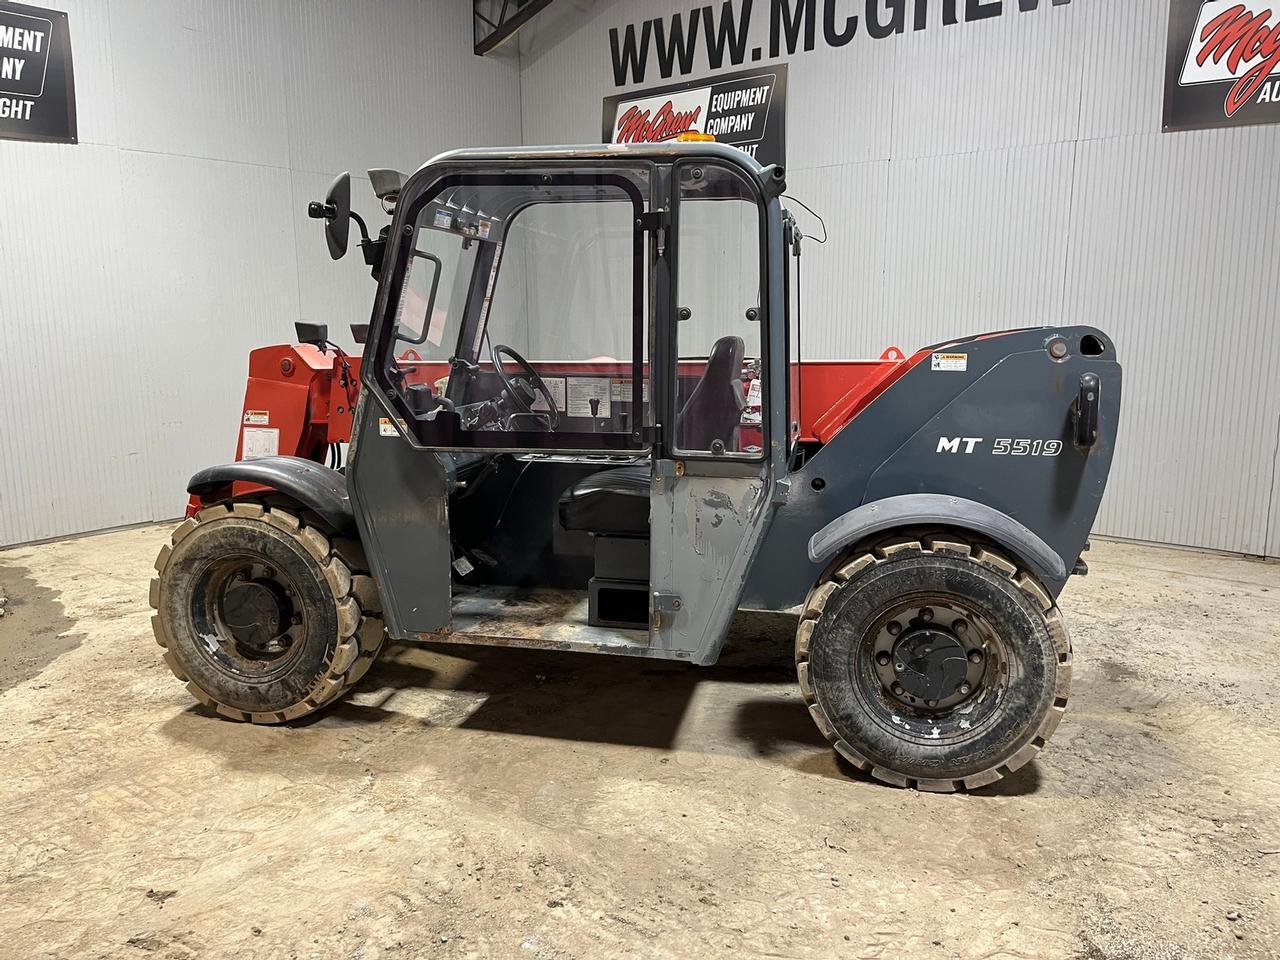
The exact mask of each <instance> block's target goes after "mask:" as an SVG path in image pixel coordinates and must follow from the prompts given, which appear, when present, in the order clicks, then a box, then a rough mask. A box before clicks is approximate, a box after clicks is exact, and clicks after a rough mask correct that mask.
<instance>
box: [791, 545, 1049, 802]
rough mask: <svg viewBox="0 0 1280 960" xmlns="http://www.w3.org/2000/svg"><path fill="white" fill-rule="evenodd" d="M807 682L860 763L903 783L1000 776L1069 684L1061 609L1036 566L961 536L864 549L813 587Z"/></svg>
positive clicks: (1030, 743)
mask: <svg viewBox="0 0 1280 960" xmlns="http://www.w3.org/2000/svg"><path fill="white" fill-rule="evenodd" d="M796 669H797V673H798V676H799V681H800V689H801V692H802V694H803V695H804V698H805V701H806V702H807V703H808V705H809V712H810V714H811V715H812V716H813V718H814V721H815V722H816V723H817V725H818V728H819V729H820V730H821V731H822V733H823V734H824V735H825V736H826V738H827V739H828V740H829V741H831V743H832V745H833V746H834V747H835V749H836V750H837V751H838V752H839V753H840V754H841V756H843V757H844V758H845V759H846V760H848V761H849V762H850V763H851V764H853V765H854V766H856V767H857V768H858V769H860V770H863V771H865V772H867V773H869V774H871V775H872V776H873V777H875V778H876V779H878V780H882V781H884V782H886V783H890V784H893V785H895V786H900V787H916V788H918V789H922V790H934V791H953V790H961V789H973V788H976V787H982V786H986V785H987V784H990V783H994V782H995V781H997V780H999V779H1001V778H1002V777H1004V776H1006V775H1007V774H1009V773H1011V772H1013V771H1014V770H1016V769H1018V768H1019V767H1021V766H1022V765H1023V764H1025V763H1027V761H1029V760H1030V759H1031V758H1032V757H1034V756H1035V755H1036V754H1037V753H1038V752H1039V751H1040V750H1041V749H1042V748H1043V747H1044V745H1045V743H1046V742H1047V741H1048V739H1049V737H1050V736H1051V735H1052V734H1053V732H1054V730H1055V729H1056V728H1057V726H1058V723H1059V721H1060V720H1061V719H1062V715H1063V713H1064V712H1065V709H1066V705H1067V697H1068V694H1069V692H1070V688H1071V644H1070V640H1069V638H1068V636H1067V632H1066V628H1065V627H1064V626H1063V623H1062V617H1061V615H1060V614H1059V612H1058V609H1057V607H1056V606H1055V605H1054V603H1053V601H1052V599H1051V598H1050V597H1049V595H1048V593H1047V592H1046V591H1045V590H1044V588H1043V587H1042V586H1041V585H1040V584H1039V583H1038V582H1037V581H1036V579H1035V577H1033V576H1032V575H1031V574H1030V573H1029V572H1028V571H1026V570H1023V569H1020V568H1019V567H1018V565H1017V564H1015V563H1013V562H1012V561H1011V560H1010V559H1008V558H1007V557H1005V556H1004V555H1003V554H1001V553H1000V552H999V551H998V550H996V549H994V548H992V547H987V546H979V545H976V544H970V543H966V542H963V541H961V540H960V539H959V538H958V537H956V536H954V535H947V536H940V537H936V538H927V539H923V540H916V539H901V540H898V541H896V542H891V543H888V544H884V545H882V546H879V547H877V548H876V549H874V550H870V551H867V552H865V553H858V554H855V555H854V556H852V557H851V558H848V560H847V561H846V562H844V563H842V564H840V565H839V566H838V567H837V568H836V569H835V570H834V571H832V572H831V574H830V575H829V576H828V577H827V578H825V579H824V580H822V581H821V582H819V583H818V585H817V586H815V587H814V589H813V590H812V591H811V592H810V594H809V597H808V599H807V601H806V603H805V607H804V612H803V614H802V617H801V621H800V625H799V628H798V630H797V634H796Z"/></svg>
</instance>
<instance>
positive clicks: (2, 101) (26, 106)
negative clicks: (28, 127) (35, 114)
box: [0, 97, 36, 120]
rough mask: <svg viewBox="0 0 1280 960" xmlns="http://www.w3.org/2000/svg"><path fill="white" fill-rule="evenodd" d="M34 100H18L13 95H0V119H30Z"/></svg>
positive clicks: (34, 103)
mask: <svg viewBox="0 0 1280 960" xmlns="http://www.w3.org/2000/svg"><path fill="white" fill-rule="evenodd" d="M35 105H36V102H35V101H34V100H18V99H17V98H15V97H0V120H30V119H31V108H32V107H34V106H35Z"/></svg>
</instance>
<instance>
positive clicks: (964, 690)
mask: <svg viewBox="0 0 1280 960" xmlns="http://www.w3.org/2000/svg"><path fill="white" fill-rule="evenodd" d="M971 689H973V688H972V687H970V686H969V685H968V684H967V683H962V684H960V692H961V693H962V694H967V693H968V692H969V691H970V690H971Z"/></svg>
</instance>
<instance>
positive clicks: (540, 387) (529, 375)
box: [489, 343, 560, 431]
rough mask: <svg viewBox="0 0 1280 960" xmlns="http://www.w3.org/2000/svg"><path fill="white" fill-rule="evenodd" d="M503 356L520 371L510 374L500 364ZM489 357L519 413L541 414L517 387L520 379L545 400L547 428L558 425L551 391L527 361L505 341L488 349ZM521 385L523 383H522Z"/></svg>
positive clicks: (557, 413)
mask: <svg viewBox="0 0 1280 960" xmlns="http://www.w3.org/2000/svg"><path fill="white" fill-rule="evenodd" d="M503 356H505V357H507V358H509V359H510V360H512V361H513V362H514V363H515V364H516V366H518V367H519V368H520V372H519V373H517V374H515V375H514V376H512V375H511V374H509V373H507V371H506V370H505V369H504V368H503V366H502V359H501V358H502V357H503ZM489 357H490V359H491V360H493V371H494V373H496V374H497V375H498V379H499V380H501V381H502V386H503V388H504V389H505V390H506V391H507V396H508V397H510V398H511V401H512V403H514V404H515V405H516V406H517V407H519V408H520V412H521V413H528V414H531V415H533V416H535V417H537V416H541V415H542V411H541V410H534V409H533V407H532V406H531V405H530V403H529V401H528V400H527V399H525V396H526V395H525V392H524V390H520V389H517V387H516V383H517V382H518V381H520V380H524V381H527V383H528V385H529V386H531V387H533V389H535V390H537V391H538V393H540V394H542V396H543V399H545V400H546V401H547V420H546V422H547V429H548V430H549V431H550V430H555V429H556V428H557V427H559V426H560V411H559V410H558V409H556V400H555V397H553V396H551V391H550V390H548V389H547V385H546V384H545V383H543V382H542V377H540V376H538V371H537V370H535V369H533V367H531V366H529V361H528V360H526V359H525V358H524V357H522V356H520V354H518V353H516V352H515V351H514V350H512V349H511V348H510V347H508V346H507V345H506V344H505V343H499V344H496V345H495V346H494V347H493V348H492V349H491V350H490V351H489ZM522 386H523V384H522Z"/></svg>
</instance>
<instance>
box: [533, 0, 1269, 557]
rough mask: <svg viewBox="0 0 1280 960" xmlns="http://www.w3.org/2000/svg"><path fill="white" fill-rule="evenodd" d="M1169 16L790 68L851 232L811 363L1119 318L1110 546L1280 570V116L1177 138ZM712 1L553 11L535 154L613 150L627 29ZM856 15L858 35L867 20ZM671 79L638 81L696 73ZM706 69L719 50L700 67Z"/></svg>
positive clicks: (809, 145)
mask: <svg viewBox="0 0 1280 960" xmlns="http://www.w3.org/2000/svg"><path fill="white" fill-rule="evenodd" d="M568 2H570V3H571V4H572V0H568ZM1168 4H1169V0H1125V2H1123V3H1118V2H1114V0H1071V2H1070V3H1069V4H1065V5H1051V4H1050V3H1048V0H1045V2H1042V3H1041V4H1040V9H1038V10H1036V11H1034V12H1027V13H1018V12H1017V11H1016V10H1015V9H1013V8H1014V5H1013V4H1012V3H1007V4H1005V6H1006V7H1008V8H1010V9H1009V10H1007V11H1006V12H1005V14H1004V15H1003V16H1001V17H999V18H997V19H992V20H986V21H982V22H975V23H960V24H957V25H954V26H946V27H941V26H939V25H937V24H936V23H934V24H933V25H931V26H930V27H929V28H928V29H926V30H924V31H921V32H908V33H906V34H904V35H902V36H896V37H892V38H889V39H886V40H872V39H870V38H869V37H868V36H867V35H866V33H865V31H860V33H859V35H858V36H856V37H855V38H854V40H853V41H852V42H851V43H849V44H848V45H847V46H845V47H842V48H839V49H826V48H824V47H823V46H822V43H821V40H819V43H818V47H817V49H815V50H814V51H812V52H801V51H798V52H797V53H795V54H794V55H792V56H791V57H789V58H788V61H787V62H788V63H789V64H790V66H789V90H788V98H787V109H788V114H787V128H788V129H787V167H788V183H789V186H790V191H791V192H792V193H793V194H795V195H796V196H798V197H800V198H801V199H803V200H804V201H806V202H807V203H809V204H810V205H811V206H814V207H815V208H816V209H818V210H819V212H821V213H822V214H823V215H824V217H825V218H826V221H827V226H828V228H829V230H830V233H831V242H830V243H829V244H828V245H827V246H825V247H815V246H813V245H810V246H809V247H808V248H807V253H806V258H805V286H806V290H805V303H806V308H805V314H806V327H805V332H804V344H805V352H806V355H807V356H811V357H827V358H839V357H850V356H854V357H858V356H876V355H878V354H879V353H880V351H881V350H882V349H883V348H884V347H885V346H886V345H889V344H894V345H897V346H900V347H902V348H904V349H906V350H908V351H910V350H911V349H912V348H915V347H918V346H921V345H923V344H926V343H930V342H934V341H938V340H943V339H946V338H948V337H951V336H958V335H962V334H968V333H977V332H982V331H986V330H994V329H1000V328H1007V327H1011V326H1022V325H1027V324H1035V323H1055V324H1073V323H1090V324H1096V325H1098V326H1099V327H1101V328H1102V329H1104V330H1106V331H1107V332H1108V333H1110V334H1111V335H1112V336H1113V337H1114V338H1115V340H1116V342H1117V345H1118V347H1119V350H1120V353H1121V359H1122V360H1123V362H1124V364H1125V404H1124V417H1123V423H1122V426H1121V435H1120V438H1119V444H1118V452H1117V455H1116V460H1115V466H1114V469H1113V472H1112V478H1111V485H1110V488H1109V491H1108V495H1107V498H1106V501H1105V503H1104V506H1103V511H1102V515H1101V517H1100V518H1099V521H1098V526H1097V529H1098V530H1099V532H1105V533H1111V534H1115V535H1119V536H1125V537H1133V538H1140V539H1145V540H1156V541H1164V542H1169V543H1177V544H1187V545H1194V546H1203V547H1210V548H1215V549H1222V550H1231V551H1240V552H1245V553H1251V554H1260V553H1267V554H1269V555H1272V556H1277V555H1280V516H1278V514H1280V472H1278V470H1277V461H1276V458H1277V449H1278V443H1280V375H1278V374H1277V368H1278V367H1280V346H1278V345H1277V335H1278V334H1280V320H1278V319H1277V305H1278V304H1280V270H1277V269H1276V264H1277V263H1280V226H1278V225H1277V224H1278V222H1280V126H1271V127H1254V128H1249V129H1236V130H1229V131H1201V132H1193V133H1181V134H1164V133H1161V132H1160V125H1161V96H1162V93H1161V90H1162V82H1163V70H1164V55H1165V54H1164V51H1165V43H1166V26H1167V19H1166V18H1167V14H1168ZM694 6H703V4H695V3H691V2H676V3H673V2H671V0H637V2H625V3H622V2H615V3H609V2H599V3H596V4H595V5H594V6H589V5H584V4H579V5H578V7H579V8H580V9H579V11H578V12H577V13H576V14H575V16H576V18H577V21H578V22H576V23H574V24H573V27H574V28H573V29H568V28H567V27H566V26H565V23H564V22H563V21H534V23H533V25H532V26H531V27H530V28H528V35H527V36H526V38H525V39H524V41H523V47H522V59H521V93H522V103H523V113H524V132H525V138H526V140H527V141H529V142H533V143H550V142H573V141H580V140H595V139H598V138H599V136H600V101H601V98H602V97H603V96H605V95H607V94H611V93H615V92H618V91H617V88H615V87H614V86H613V76H612V69H611V59H610V53H609V37H608V30H609V28H610V27H620V26H622V25H624V24H626V23H638V22H640V21H642V20H644V19H646V18H648V17H655V16H660V15H663V14H668V13H670V12H671V11H672V10H685V11H687V10H690V9H691V8H692V7H694ZM754 6H755V7H756V8H757V9H756V10H755V11H754V16H753V17H752V28H753V29H752V34H751V43H750V44H749V46H754V45H756V44H760V45H762V46H764V47H765V48H766V52H767V43H766V42H765V36H766V30H765V28H767V25H768V21H769V9H770V4H769V3H768V2H763V0H756V3H755V4H754ZM792 6H799V4H797V3H793V4H792ZM823 6H824V4H823V3H822V2H818V4H817V9H818V11H819V18H820V17H821V10H822V9H823ZM908 6H909V7H912V8H913V7H914V5H908ZM929 6H930V8H931V11H933V12H932V13H931V16H932V17H936V16H937V13H936V11H937V9H938V7H939V4H937V3H933V4H930V5H929ZM719 7H720V5H719V4H712V8H713V9H715V10H718V9H719ZM741 7H742V0H735V8H737V9H741ZM836 8H837V10H838V11H839V12H840V13H841V16H840V17H839V22H841V23H842V22H843V17H844V16H845V15H847V14H849V13H854V12H861V11H863V10H865V4H864V3H863V2H861V0H859V2H857V3H853V2H852V0H840V2H838V3H837V4H836ZM961 8H962V9H963V5H961ZM821 29H822V28H821V23H819V26H818V30H819V33H820V32H821ZM699 49H700V51H701V48H699ZM761 62H762V63H763V62H768V58H767V57H766V58H765V59H764V60H762V61H761ZM748 65H749V64H748ZM651 74H652V75H651V76H649V77H647V78H646V80H647V82H646V83H644V84H639V85H636V84H633V85H632V87H630V88H628V89H642V88H643V87H646V86H656V85H659V84H661V83H663V82H671V81H663V80H661V78H660V77H658V76H657V71H656V68H655V69H653V70H652V71H651ZM707 75H709V71H708V70H707V67H706V63H705V60H703V59H702V54H701V52H700V53H699V60H698V62H697V68H696V70H695V72H694V73H693V74H691V75H690V76H691V77H699V76H707ZM672 79H673V80H675V79H682V78H672ZM797 214H798V216H800V218H801V220H802V222H804V221H805V219H806V214H804V212H803V211H799V210H798V211H797ZM809 232H810V233H814V232H816V231H814V230H812V229H810V230H809Z"/></svg>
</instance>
